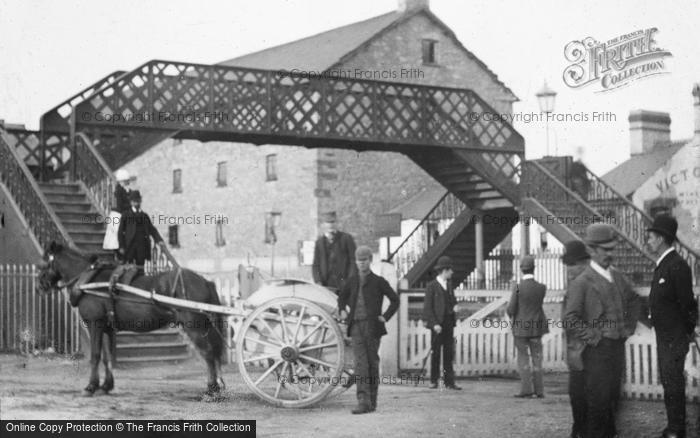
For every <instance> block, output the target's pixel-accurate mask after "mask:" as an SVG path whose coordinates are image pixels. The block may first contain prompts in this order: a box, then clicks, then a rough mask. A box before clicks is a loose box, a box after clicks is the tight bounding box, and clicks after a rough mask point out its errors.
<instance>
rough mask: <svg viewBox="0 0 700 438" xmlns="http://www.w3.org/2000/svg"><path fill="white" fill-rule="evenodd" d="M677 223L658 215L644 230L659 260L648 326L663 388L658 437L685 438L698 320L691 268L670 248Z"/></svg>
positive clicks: (651, 295) (650, 296) (670, 218)
mask: <svg viewBox="0 0 700 438" xmlns="http://www.w3.org/2000/svg"><path fill="white" fill-rule="evenodd" d="M677 230H678V222H676V220H675V219H674V218H673V217H671V216H667V215H659V216H657V217H656V218H655V219H654V223H653V224H652V226H651V227H650V228H648V229H647V232H648V233H649V236H648V239H647V245H648V246H649V248H650V249H651V252H652V253H653V254H654V255H655V256H656V257H658V259H657V261H656V268H655V269H654V278H653V279H652V282H651V292H650V293H649V310H650V312H651V323H652V325H653V326H654V330H655V332H656V350H657V357H658V363H659V372H660V375H661V385H662V386H663V388H664V404H665V405H666V417H667V421H668V423H667V426H666V428H665V429H664V431H663V432H662V434H661V437H662V438H663V437H668V438H670V437H680V438H684V437H685V432H686V430H685V429H686V428H685V375H684V373H683V371H684V366H685V357H686V355H687V354H688V350H689V343H690V340H691V339H692V336H693V332H694V330H695V325H696V322H697V319H698V304H697V302H696V301H695V297H694V296H693V280H692V274H691V271H690V266H688V263H686V261H685V260H683V257H681V256H680V254H678V253H677V252H676V251H675V250H674V249H673V242H674V240H676V231H677Z"/></svg>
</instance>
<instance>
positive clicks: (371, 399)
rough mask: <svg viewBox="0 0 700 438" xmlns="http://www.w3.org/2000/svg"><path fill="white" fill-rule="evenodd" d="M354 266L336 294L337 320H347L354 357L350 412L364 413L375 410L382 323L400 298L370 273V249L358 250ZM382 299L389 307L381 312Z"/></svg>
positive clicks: (383, 280) (394, 308) (383, 329)
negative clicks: (353, 405) (353, 394)
mask: <svg viewBox="0 0 700 438" xmlns="http://www.w3.org/2000/svg"><path fill="white" fill-rule="evenodd" d="M355 263H356V264H357V272H356V273H354V274H353V275H352V276H351V277H350V278H349V279H348V280H347V281H346V282H345V283H344V284H343V287H342V289H341V290H340V294H339V295H338V310H339V313H340V318H341V319H345V320H346V321H347V324H348V335H349V336H351V337H352V352H353V355H354V356H355V383H356V385H357V407H356V408H354V409H353V410H352V413H353V414H366V413H368V412H374V411H375V410H376V409H377V391H378V389H379V342H380V340H381V337H382V336H384V335H385V334H386V333H387V332H386V327H385V326H384V323H385V322H387V321H388V320H389V319H391V317H392V316H393V315H394V313H396V310H397V309H398V308H399V297H398V295H396V292H394V290H393V289H392V288H391V286H389V283H388V282H387V281H386V280H385V279H384V278H382V277H380V276H378V275H376V274H374V273H373V272H372V271H371V269H370V265H371V263H372V250H371V249H369V248H368V247H366V246H360V247H359V248H357V251H355ZM384 297H387V298H388V299H389V307H388V308H387V309H386V312H384V313H382V304H383V303H384ZM347 307H350V311H349V312H348V311H347V310H346V308H347Z"/></svg>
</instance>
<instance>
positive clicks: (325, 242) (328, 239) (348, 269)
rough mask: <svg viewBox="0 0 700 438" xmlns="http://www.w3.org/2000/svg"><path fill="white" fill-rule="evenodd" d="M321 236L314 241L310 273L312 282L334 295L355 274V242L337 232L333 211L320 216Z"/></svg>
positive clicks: (347, 235)
mask: <svg viewBox="0 0 700 438" xmlns="http://www.w3.org/2000/svg"><path fill="white" fill-rule="evenodd" d="M321 229H322V231H323V235H321V236H320V237H319V238H318V239H316V245H315V247H314V260H313V264H312V273H313V277H314V282H315V283H317V284H320V285H322V286H325V287H327V288H329V289H332V290H333V291H334V292H335V293H338V291H339V290H340V289H341V288H342V287H343V284H344V283H345V281H346V280H347V279H348V278H350V276H351V275H352V274H353V272H355V263H354V257H355V241H354V240H353V238H352V236H351V235H349V234H348V233H344V232H342V231H339V230H338V221H337V217H336V214H335V212H334V211H331V212H328V213H324V214H323V215H322V216H321Z"/></svg>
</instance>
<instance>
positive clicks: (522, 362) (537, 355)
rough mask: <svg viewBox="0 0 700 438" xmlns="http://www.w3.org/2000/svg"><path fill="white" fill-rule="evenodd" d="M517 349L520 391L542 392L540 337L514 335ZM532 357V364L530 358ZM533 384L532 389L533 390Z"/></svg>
mask: <svg viewBox="0 0 700 438" xmlns="http://www.w3.org/2000/svg"><path fill="white" fill-rule="evenodd" d="M514 338H515V340H514V342H515V349H516V350H517V351H518V373H520V393H521V394H532V393H533V392H534V393H535V394H538V395H542V394H544V380H543V375H542V337H541V336H533V337H523V336H514ZM531 359H532V366H530V360H531ZM533 386H534V391H533Z"/></svg>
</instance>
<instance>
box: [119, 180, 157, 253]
mask: <svg viewBox="0 0 700 438" xmlns="http://www.w3.org/2000/svg"><path fill="white" fill-rule="evenodd" d="M129 201H130V202H131V208H129V209H128V210H126V211H124V212H122V217H121V221H120V222H119V254H120V255H121V257H122V259H123V261H124V262H125V263H135V264H136V265H138V266H143V264H144V262H145V261H146V260H150V259H151V241H150V239H149V236H150V237H153V240H154V241H155V242H156V243H157V244H158V245H160V246H163V245H165V244H164V243H163V238H162V237H160V234H159V233H158V230H156V228H155V227H154V226H153V224H152V223H151V219H150V218H149V217H148V215H147V214H146V213H144V212H143V210H141V192H139V191H138V190H133V191H131V192H130V193H129Z"/></svg>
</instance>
